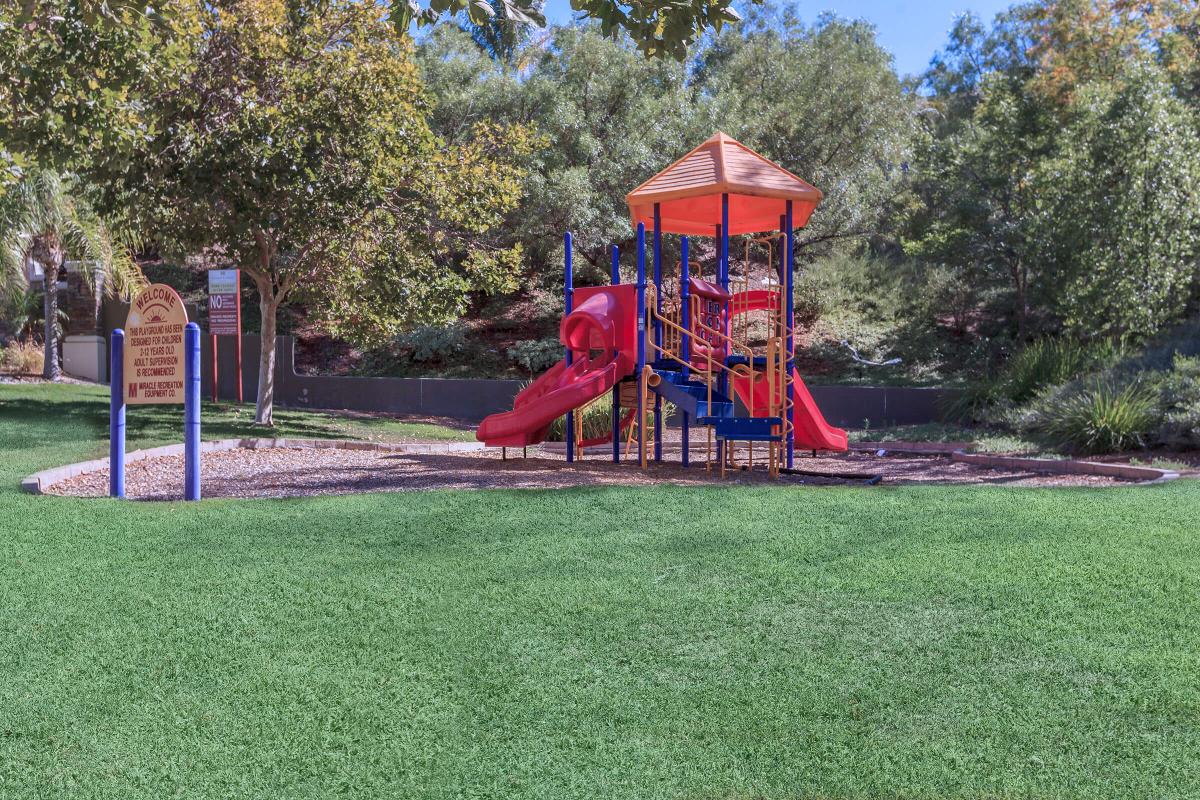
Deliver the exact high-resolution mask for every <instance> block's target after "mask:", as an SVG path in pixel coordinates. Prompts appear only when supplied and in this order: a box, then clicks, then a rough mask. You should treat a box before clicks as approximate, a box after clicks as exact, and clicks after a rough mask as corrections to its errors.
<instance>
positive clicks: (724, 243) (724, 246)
mask: <svg viewBox="0 0 1200 800" xmlns="http://www.w3.org/2000/svg"><path fill="white" fill-rule="evenodd" d="M720 237H721V251H720V252H721V260H720V262H719V264H718V267H717V268H718V272H717V281H718V282H719V283H720V284H721V288H722V289H724V290H725V291H729V195H728V194H722V195H721V233H720Z"/></svg>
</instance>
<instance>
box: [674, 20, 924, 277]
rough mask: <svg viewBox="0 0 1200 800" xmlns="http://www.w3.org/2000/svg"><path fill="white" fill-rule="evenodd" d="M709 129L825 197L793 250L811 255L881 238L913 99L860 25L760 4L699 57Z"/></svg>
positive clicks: (897, 196)
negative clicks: (808, 20)
mask: <svg viewBox="0 0 1200 800" xmlns="http://www.w3.org/2000/svg"><path fill="white" fill-rule="evenodd" d="M699 64H700V67H699V74H698V78H697V83H698V85H699V87H700V89H701V92H702V93H703V95H704V96H706V97H707V98H709V102H710V105H711V108H712V114H713V116H714V117H715V119H716V126H717V127H719V128H721V129H723V130H725V131H726V132H728V133H729V134H731V135H733V136H735V137H737V138H738V139H740V140H741V141H743V142H745V143H746V144H747V145H750V146H751V147H754V148H755V149H757V150H759V151H760V152H762V153H763V154H764V155H766V156H768V157H770V158H773V159H774V160H776V161H778V162H779V163H781V164H784V165H785V166H787V167H788V168H789V169H791V170H792V171H794V172H797V173H798V174H800V175H801V176H802V177H803V178H804V179H805V180H808V181H809V182H811V183H813V184H814V185H816V186H818V187H820V188H821V189H822V190H823V191H824V192H825V200H824V202H823V203H822V204H821V207H820V209H819V210H818V212H817V213H816V214H814V216H813V218H812V220H811V222H810V223H809V225H808V227H807V228H805V229H804V230H803V231H802V232H801V233H800V235H799V236H798V238H797V245H798V247H800V248H804V249H805V250H806V251H807V252H808V253H809V254H815V253H819V252H822V251H828V250H829V248H830V247H831V246H833V245H834V244H836V243H839V242H847V241H854V242H861V241H863V240H864V239H865V238H866V237H869V236H873V235H876V234H879V233H880V232H881V230H882V227H883V225H884V220H885V219H886V214H887V212H888V210H889V208H890V207H892V206H894V205H895V204H897V203H899V202H901V201H902V200H903V198H904V196H905V194H906V192H907V191H908V181H907V179H906V176H905V169H906V167H907V165H908V163H909V161H910V160H911V159H912V148H913V145H914V143H915V140H916V134H917V130H918V124H917V111H918V104H917V102H916V98H915V97H914V96H913V95H912V94H911V93H910V92H908V91H906V89H905V87H904V86H903V85H902V84H901V82H900V79H899V78H898V76H897V75H896V71H895V68H894V67H893V64H892V56H891V54H890V53H889V52H888V51H887V50H885V49H884V48H883V47H881V46H880V45H879V43H878V42H877V41H876V38H875V29H874V28H873V27H872V26H871V25H869V24H868V23H866V22H863V21H847V20H843V19H839V18H837V17H835V16H832V15H828V14H827V15H823V16H822V17H821V18H820V19H819V20H818V21H817V23H816V24H815V25H813V26H808V25H804V24H803V23H801V22H800V20H799V19H798V18H797V17H796V14H795V10H794V8H792V7H790V6H783V7H775V6H770V5H768V6H765V7H764V8H763V9H761V10H758V11H755V12H754V13H753V14H752V15H751V16H749V17H748V19H747V20H746V22H745V23H744V24H743V25H742V26H739V29H738V30H736V31H729V32H727V33H725V34H723V35H721V36H719V37H717V38H716V40H715V42H714V43H713V45H712V47H710V48H707V49H706V50H704V51H703V52H702V53H701V54H700V57H699Z"/></svg>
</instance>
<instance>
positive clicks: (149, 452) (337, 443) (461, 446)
mask: <svg viewBox="0 0 1200 800" xmlns="http://www.w3.org/2000/svg"><path fill="white" fill-rule="evenodd" d="M238 448H243V449H246V450H269V449H273V448H282V449H286V450H325V449H329V450H378V451H381V452H385V453H411V454H414V455H416V454H426V453H466V452H471V451H473V450H482V449H483V444H482V443H481V442H411V443H404V442H364V441H357V440H353V439H220V440H217V441H214V442H201V443H200V452H201V453H212V452H218V451H222V450H236V449H238ZM178 455H183V444H182V443H180V444H168V445H163V446H162V447H148V448H146V449H145V450H134V451H133V452H130V453H126V454H125V462H126V463H130V462H133V461H141V460H143V459H146V458H160V457H162V456H178ZM102 469H108V459H107V458H97V459H93V460H92V461H80V462H78V463H76V464H67V465H66V466H62V467H54V468H52V469H44V470H42V471H41V472H35V473H33V474H32V475H30V476H29V477H27V478H24V479H22V480H21V490H22V491H24V492H28V493H29V494H45V493H46V490H47V489H49V488H50V487H51V486H53V485H54V484H56V483H58V482H59V481H64V480H66V479H67V478H74V477H75V476H76V475H83V474H85V473H88V472H96V471H98V470H102Z"/></svg>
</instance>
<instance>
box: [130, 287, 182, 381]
mask: <svg viewBox="0 0 1200 800" xmlns="http://www.w3.org/2000/svg"><path fill="white" fill-rule="evenodd" d="M187 321H188V320H187V311H186V310H185V309H184V307H183V301H182V300H181V299H179V295H178V294H176V292H175V290H174V289H172V288H171V287H170V286H166V285H165V284H161V283H152V284H150V285H149V286H147V287H146V288H145V289H142V291H140V292H139V293H138V294H137V296H136V297H134V298H133V303H132V304H131V305H130V306H129V316H128V317H126V319H125V402H126V403H130V404H148V403H182V402H183V326H185V325H187Z"/></svg>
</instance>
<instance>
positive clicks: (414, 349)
mask: <svg viewBox="0 0 1200 800" xmlns="http://www.w3.org/2000/svg"><path fill="white" fill-rule="evenodd" d="M396 343H397V344H398V345H399V346H400V347H401V348H403V349H406V350H408V351H410V353H411V358H412V360H413V361H418V362H429V361H446V360H447V359H449V358H450V357H451V356H453V355H456V354H458V353H461V352H462V350H463V348H464V347H466V344H467V332H466V328H465V327H464V326H463V324H462V323H461V322H452V323H450V324H449V325H424V326H421V327H419V328H415V329H413V330H412V331H410V332H409V333H406V334H402V335H401V336H400V337H398V338H397V340H396Z"/></svg>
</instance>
